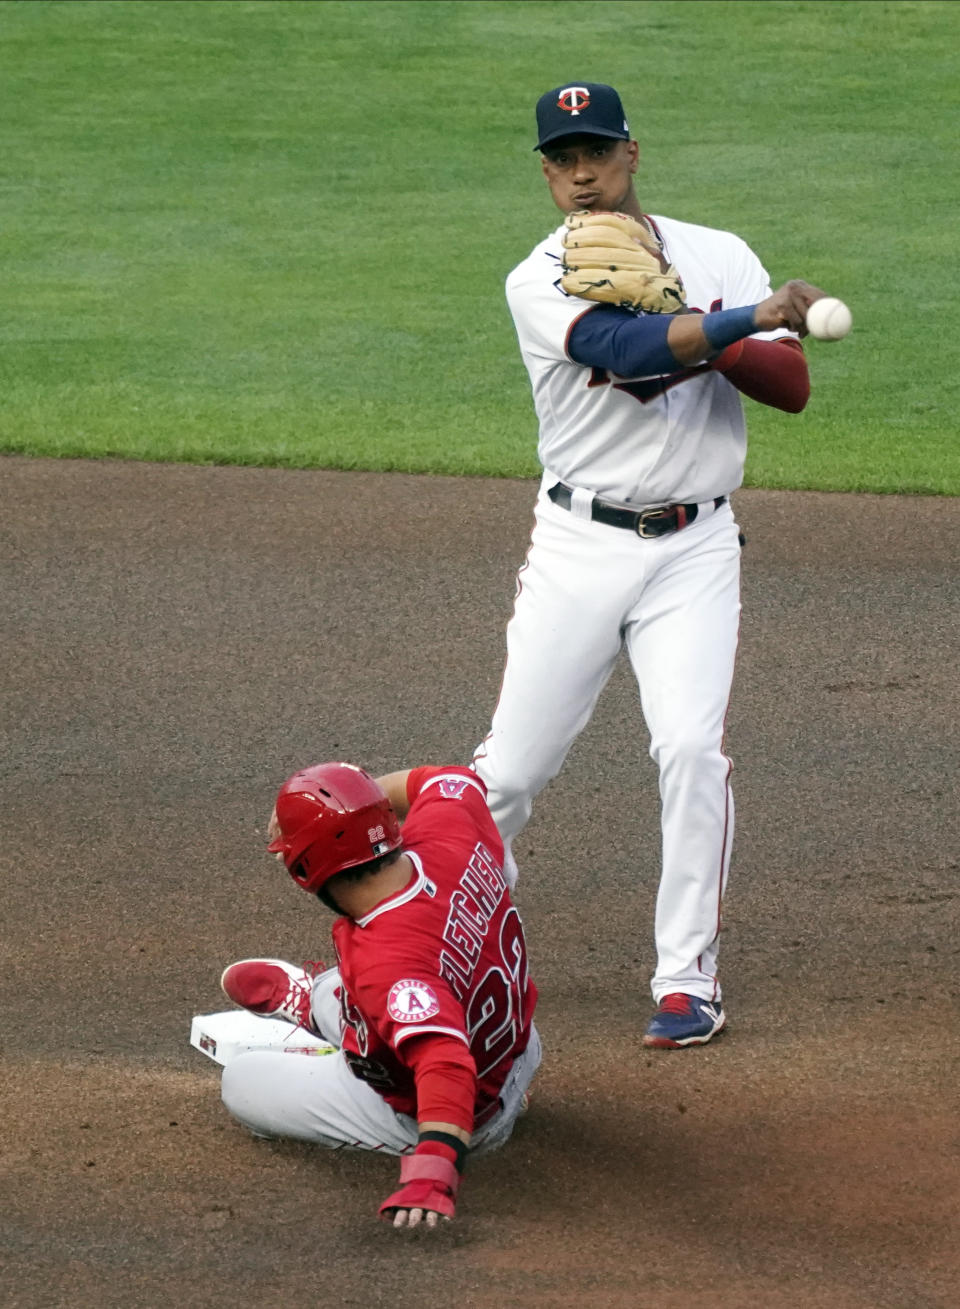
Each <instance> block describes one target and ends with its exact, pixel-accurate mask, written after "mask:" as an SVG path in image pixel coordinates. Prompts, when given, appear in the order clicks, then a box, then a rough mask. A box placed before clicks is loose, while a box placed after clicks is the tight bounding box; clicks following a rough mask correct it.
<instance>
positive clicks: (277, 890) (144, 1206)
mask: <svg viewBox="0 0 960 1309" xmlns="http://www.w3.org/2000/svg"><path fill="white" fill-rule="evenodd" d="M0 476H2V478H3V482H4V495H3V501H4V506H5V507H4V511H3V522H2V526H0V534H2V541H0V544H2V562H0V567H2V576H3V583H4V588H3V596H4V601H3V625H4V657H3V678H2V684H0V685H2V697H3V723H4V743H5V749H4V752H3V757H2V765H0V766H2V771H3V780H4V787H3V820H4V839H3V866H4V874H5V893H4V896H3V920H4V932H3V941H4V944H3V951H4V964H3V969H2V977H0V1005H2V1011H3V1015H4V1018H3V1038H2V1039H3V1057H4V1074H3V1079H2V1094H0V1115H2V1116H0V1140H2V1161H3V1184H2V1203H0V1233H2V1250H0V1254H2V1258H0V1263H2V1270H0V1304H2V1305H4V1306H15V1307H16V1309H41V1307H44V1309H45V1307H46V1306H77V1307H83V1309H85V1307H86V1306H96V1307H97V1309H112V1307H113V1306H130V1305H137V1306H140V1305H145V1306H151V1307H152V1306H167V1305H170V1306H178V1309H192V1307H193V1306H234V1305H256V1306H262V1307H268V1309H269V1307H272V1306H288V1305H297V1306H325V1307H326V1306H341V1305H345V1306H358V1307H366V1306H388V1307H389V1309H406V1307H407V1306H411V1307H413V1306H426V1307H427V1309H432V1307H433V1306H437V1309H448V1306H464V1309H473V1307H474V1306H476V1307H477V1309H500V1307H501V1306H514V1305H516V1306H523V1307H524V1309H540V1307H545V1309H578V1307H579V1306H598V1307H599V1306H610V1307H611V1309H621V1307H624V1309H625V1307H628V1306H630V1307H632V1306H640V1307H641V1309H647V1307H649V1309H681V1307H683V1309H685V1307H686V1306H691V1305H696V1306H713V1307H714V1309H741V1307H748V1306H749V1307H752V1306H761V1307H762V1309H780V1307H781V1306H783V1307H784V1309H786V1307H787V1306H789V1307H790V1309H795V1307H800V1309H808V1307H815V1309H819V1307H822V1309H886V1307H888V1306H889V1307H890V1309H894V1307H895V1309H933V1307H934V1306H938V1307H939V1306H943V1307H944V1309H946V1307H948V1306H949V1307H950V1309H955V1307H956V1306H957V1305H958V1304H960V1203H958V1202H960V1118H958V1098H960V1097H958V1087H957V1082H958V1048H960V1046H958V1037H960V1030H958V1028H960V1025H958V1020H957V1015H958V1012H960V1003H958V1002H960V983H958V981H957V969H958V963H960V932H958V918H960V912H958V911H960V872H958V862H960V853H958V840H957V746H958V731H957V702H958V676H957V648H958V635H960V623H958V572H957V563H958V550H957V542H958V541H960V500H946V499H924V498H909V499H907V498H894V497H889V498H884V497H875V496H856V497H854V496H847V495H822V494H805V493H804V494H774V493H768V492H760V491H742V492H739V493H738V494H737V495H736V497H735V500H734V504H735V508H736V510H737V515H738V518H739V520H740V522H741V525H742V527H743V530H744V531H745V532H746V535H747V537H748V544H747V547H746V550H745V554H744V586H743V591H744V616H743V626H742V640H741V648H740V656H739V666H738V673H737V681H736V685H735V690H734V696H733V701H732V704H731V710H730V716H729V732H728V747H729V750H730V753H731V754H732V756H733V758H734V760H735V764H736V772H735V778H734V781H735V791H736V796H737V810H738V814H737V817H738V828H737V839H736V845H735V859H734V871H733V876H732V879H731V884H730V891H729V894H728V897H727V904H726V914H725V930H724V941H723V949H722V953H721V960H722V975H723V980H724V986H725V997H726V1003H727V1007H728V1011H729V1015H730V1024H729V1031H728V1032H727V1033H726V1034H725V1035H724V1036H722V1037H721V1038H719V1039H718V1040H717V1041H715V1042H714V1043H713V1044H711V1045H710V1046H708V1047H706V1048H704V1049H699V1050H690V1051H682V1052H675V1053H674V1052H670V1053H667V1052H649V1051H645V1050H644V1049H643V1048H642V1046H641V1044H640V1037H641V1034H642V1032H643V1029H644V1026H645V1024H646V1021H647V1018H648V1015H649V1012H650V1008H651V1003H650V997H649V990H648V976H649V974H650V971H651V969H652V965H653V951H652V939H651V938H652V915H653V898H654V894H655V890H656V884H657V877H658V867H659V850H658V847H659V836H658V806H657V789H656V775H655V771H654V769H653V765H652V764H651V762H650V760H649V758H648V757H647V753H646V750H647V736H646V730H645V728H644V725H643V722H642V719H641V717H640V712H639V706H638V702H637V695H636V690H635V687H634V685H633V684H632V679H631V675H630V673H629V669H628V668H627V667H626V665H625V664H624V665H623V666H621V667H620V668H619V669H618V670H617V672H616V673H615V675H614V677H613V679H612V681H611V683H610V685H609V686H608V688H607V690H606V692H605V693H604V695H603V697H602V698H601V701H600V705H599V708H598V710H597V713H596V715H595V717H594V720H593V722H592V723H591V724H590V726H589V727H588V729H587V730H586V732H585V733H584V734H583V736H582V737H581V738H580V740H579V741H578V742H577V744H576V745H575V746H574V749H573V751H572V752H571V755H570V758H569V759H568V761H567V764H566V766H565V768H564V769H563V771H562V773H561V774H560V776H559V778H558V779H557V780H556V781H555V782H554V783H553V784H552V785H551V786H550V787H549V788H548V789H547V791H546V792H545V793H544V794H543V795H542V796H541V798H540V800H539V803H538V805H537V808H536V810H535V813H534V818H533V821H532V822H531V824H530V826H529V827H528V829H527V831H526V833H525V834H524V836H523V838H522V839H521V841H520V842H519V844H518V854H519V861H520V867H521V881H520V886H519V889H518V895H517V901H518V904H519V906H520V909H521V913H522V914H523V917H524V920H525V923H526V926H527V932H528V938H529V944H530V954H531V958H532V963H533V968H534V974H535V977H536V980H537V982H538V983H539V986H540V988H541V1003H540V1007H539V1011H538V1021H539V1025H540V1028H541V1031H542V1034H543V1039H544V1046H545V1060H544V1064H543V1068H542V1070H541V1073H540V1075H539V1077H538V1079H537V1082H536V1083H535V1094H534V1099H533V1104H532V1107H531V1110H530V1112H529V1114H528V1115H527V1116H526V1117H525V1118H524V1119H522V1120H521V1122H520V1123H519V1125H518V1127H517V1130H516V1132H515V1135H514V1138H513V1140H512V1141H511V1142H510V1144H509V1146H508V1147H507V1148H506V1149H505V1150H504V1151H502V1152H501V1153H500V1154H496V1155H492V1156H489V1157H487V1158H484V1159H480V1160H477V1161H475V1162H474V1163H473V1165H472V1166H471V1167H470V1168H469V1170H468V1174H467V1179H466V1182H465V1185H464V1188H463V1192H462V1198H461V1204H460V1212H459V1215H458V1218H457V1221H456V1222H455V1223H453V1224H451V1225H450V1226H449V1227H447V1228H445V1229H444V1230H442V1231H438V1232H436V1233H433V1234H429V1233H423V1234H404V1233H396V1232H393V1231H392V1230H391V1229H389V1228H387V1227H385V1226H383V1225H381V1224H379V1223H378V1222H377V1220H376V1218H375V1216H374V1215H375V1209H376V1205H377V1204H378V1203H379V1201H380V1200H381V1199H382V1198H383V1197H384V1196H385V1195H386V1194H388V1192H389V1191H390V1190H391V1189H392V1187H393V1183H394V1179H395V1172H396V1165H395V1163H394V1162H393V1161H391V1160H389V1159H385V1158H383V1157H380V1156H374V1155H349V1154H347V1153H345V1152H344V1153H340V1154H335V1155H329V1154H325V1153H323V1152H321V1151H318V1150H314V1149H310V1148H307V1147H303V1146H300V1145H296V1144H292V1143H268V1142H264V1141H258V1140H255V1139H254V1138H253V1137H251V1136H249V1135H248V1134H247V1133H246V1132H245V1131H243V1130H242V1129H241V1128H240V1127H238V1126H237V1125H235V1124H234V1123H233V1122H232V1121H230V1120H229V1119H228V1117H227V1115H226V1113H225V1111H224V1110H223V1109H222V1107H221V1105H220V1101H219V1093H218V1085H219V1078H218V1069H217V1067H216V1065H214V1064H213V1063H212V1062H211V1061H209V1060H208V1059H206V1058H205V1057H204V1056H203V1055H201V1054H200V1053H199V1052H198V1051H196V1050H194V1049H192V1048H191V1047H190V1045H189V1043H188V1039H189V1029H190V1019H191V1016H192V1015H193V1014H195V1013H202V1012H209V1011H211V1010H215V1009H222V1008H226V1007H228V1006H227V1004H226V1002H225V1000H224V999H223V997H222V996H221V993H220V991H219V986H218V979H219V975H220V971H221V969H222V968H223V967H224V966H225V965H226V964H227V963H229V962H230V961H231V960H233V959H237V958H242V957H245V956H248V955H252V954H253V955H255V954H265V955H271V956H281V957H286V958H289V959H292V960H297V961H299V960H303V959H308V958H310V959H315V958H317V957H318V956H322V955H323V954H325V953H328V951H329V944H328V943H329V918H328V916H327V915H326V913H325V912H324V911H323V909H322V908H320V907H319V906H316V905H313V904H311V902H310V901H309V900H308V899H307V898H306V897H305V896H303V895H302V894H301V893H300V892H299V891H297V890H296V888H295V887H294V886H293V884H292V883H291V882H290V881H289V879H287V878H286V877H284V876H283V875H282V874H279V873H278V870H277V868H276V865H275V864H274V863H273V861H272V860H271V859H270V857H269V856H267V855H266V854H265V853H264V851H263V827H264V822H265V818H266V815H267V813H268V811H269V808H270V805H271V804H272V801H273V796H274V793H275V789H276V787H277V785H278V784H279V782H280V781H282V780H283V778H284V777H285V776H286V775H287V773H289V772H290V771H292V770H293V769H294V768H295V767H298V766H301V765H304V764H307V763H311V762H315V761H317V760H319V759H325V758H346V759H350V760H353V761H355V762H358V763H362V764H364V765H365V766H366V767H368V768H370V769H372V770H373V771H374V772H380V771H386V770H388V769H392V768H396V767H402V766H405V765H410V764H417V763H424V762H451V761H459V762H464V761H466V760H467V759H468V758H469V756H470V754H471V752H472V749H473V746H474V745H475V743H476V742H477V741H478V740H479V739H480V738H481V737H482V736H483V735H484V734H485V732H486V730H487V727H488V723H489V716H490V712H491V710H492V708H493V704H494V701H495V699H496V695H497V689H498V686H499V680H500V672H501V667H502V660H503V651H504V627H505V624H506V621H507V619H508V617H509V614H510V610H511V605H512V600H513V579H514V573H515V570H516V567H517V565H518V564H519V563H520V562H521V560H522V558H523V556H524V553H525V550H526V544H527V538H528V533H529V529H530V526H531V522H532V505H533V500H534V494H535V484H534V483H533V482H514V481H482V480H467V479H458V478H422V477H412V476H402V475H391V476H379V475H373V474H364V473H331V472H295V471H263V470H252V469H241V468H196V467H181V466H176V465H169V466H159V465H147V464H135V463H121V462H117V463H113V462H102V463H101V462H80V461H56V460H50V461H46V460H30V459H21V458H10V457H8V458H5V459H3V460H2V462H0Z"/></svg>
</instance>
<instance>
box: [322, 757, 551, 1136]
mask: <svg viewBox="0 0 960 1309" xmlns="http://www.w3.org/2000/svg"><path fill="white" fill-rule="evenodd" d="M407 798H408V800H409V801H410V802H411V803H410V810H409V813H408V815H407V818H406V821H405V822H404V825H403V849H404V853H405V854H407V855H408V856H409V857H410V859H411V861H412V862H413V865H414V868H415V870H416V872H415V874H414V877H413V880H412V881H411V882H410V883H409V885H408V886H407V887H406V888H405V889H404V890H403V891H400V892H398V893H397V894H396V895H393V896H391V897H390V898H389V899H388V900H384V901H383V902H382V903H381V904H379V905H377V907H376V908H375V909H373V910H372V911H371V912H370V913H369V914H367V915H366V916H365V917H363V918H360V919H357V920H354V919H352V918H338V919H337V921H336V922H335V923H334V926H333V940H334V944H335V946H336V949H337V957H338V960H339V966H340V976H341V979H342V981H343V988H342V992H341V995H342V1000H341V1004H342V1011H343V1017H344V1034H343V1051H344V1053H345V1055H346V1056H347V1059H348V1061H349V1063H350V1066H351V1068H352V1069H353V1072H354V1073H355V1074H356V1075H357V1076H358V1077H361V1078H363V1079H364V1080H365V1081H367V1082H369V1083H370V1085H371V1086H372V1087H373V1088H374V1089H375V1090H376V1091H378V1092H379V1093H380V1094H381V1095H382V1096H383V1098H384V1099H385V1100H386V1101H387V1102H388V1103H389V1104H390V1105H392V1106H393V1108H394V1109H396V1110H397V1111H398V1112H399V1113H403V1114H409V1115H410V1116H411V1117H416V1114H417V1100H416V1087H415V1085H414V1079H413V1073H412V1071H411V1070H410V1068H409V1067H408V1066H407V1065H406V1064H405V1062H404V1059H403V1043H404V1042H405V1041H408V1040H409V1039H410V1038H411V1037H414V1036H419V1035H423V1034H424V1033H428V1032H432V1033H436V1034H439V1035H443V1036H446V1037H455V1038H457V1039H458V1040H461V1041H463V1042H464V1044H465V1045H466V1046H467V1047H468V1049H469V1051H470V1053H471V1055H472V1056H473V1060H474V1062H475V1064H476V1069H477V1098H476V1105H475V1126H480V1125H481V1124H482V1123H483V1122H484V1121H485V1120H486V1118H488V1117H490V1115H492V1114H493V1113H494V1112H495V1111H496V1108H497V1095H498V1093H499V1091H500V1088H501V1087H502V1085H503V1083H504V1080H505V1079H506V1076H507V1073H508V1072H509V1071H510V1067H511V1065H512V1063H513V1060H514V1059H515V1058H516V1057H517V1056H518V1055H519V1054H521V1053H522V1052H523V1051H524V1049H525V1048H526V1045H527V1040H528V1037H529V1034H530V1020H531V1018H532V1016H533V1009H534V1005H535V1004H536V999H537V990H536V987H535V986H534V985H533V983H532V982H531V981H530V978H529V972H528V968H527V951H526V943H525V941H524V936H523V927H522V924H521V922H520V915H519V914H518V913H517V910H516V908H515V907H514V906H513V904H512V903H511V901H510V894H509V892H508V890H507V886H506V882H505V881H504V878H503V871H502V866H503V842H502V841H501V839H500V835H499V833H498V832H497V829H496V826H495V824H494V821H493V819H492V817H491V816H490V810H489V809H488V808H487V802H486V788H485V787H484V784H483V782H482V781H481V780H480V779H479V778H478V777H477V775H476V774H475V773H473V772H472V771H471V770H470V769H468V768H459V767H450V768H414V769H412V770H411V772H410V775H409V777H408V779H407Z"/></svg>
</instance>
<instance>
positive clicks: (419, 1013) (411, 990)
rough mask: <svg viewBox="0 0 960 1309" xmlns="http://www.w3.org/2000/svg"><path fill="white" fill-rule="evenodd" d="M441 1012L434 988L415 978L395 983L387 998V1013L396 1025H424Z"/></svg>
mask: <svg viewBox="0 0 960 1309" xmlns="http://www.w3.org/2000/svg"><path fill="white" fill-rule="evenodd" d="M439 1012H440V1001H439V1000H438V999H437V993H436V991H434V989H433V987H432V986H429V985H428V984H427V983H426V982H418V981H416V980H415V979H413V978H404V980H403V981H402V982H395V983H394V985H393V986H391V988H390V994H389V995H388V996H387V1013H388V1014H389V1015H390V1017H391V1018H392V1019H393V1021H394V1022H395V1023H422V1022H423V1021H424V1020H425V1019H427V1018H432V1017H433V1016H434V1014H438V1013H439Z"/></svg>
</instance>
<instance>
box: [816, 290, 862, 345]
mask: <svg viewBox="0 0 960 1309" xmlns="http://www.w3.org/2000/svg"><path fill="white" fill-rule="evenodd" d="M852 326H853V317H852V315H851V313H850V310H849V309H848V308H847V306H846V305H845V304H844V303H843V301H842V300H838V299H837V298H836V297H835V296H832V295H825V296H823V298H822V299H820V300H814V302H813V304H812V305H811V306H810V308H809V309H808V310H807V331H808V332H809V333H810V335H811V336H815V337H816V338H817V340H818V341H840V340H842V339H843V337H845V336H846V334H847V333H848V332H849V331H850V328H851V327H852Z"/></svg>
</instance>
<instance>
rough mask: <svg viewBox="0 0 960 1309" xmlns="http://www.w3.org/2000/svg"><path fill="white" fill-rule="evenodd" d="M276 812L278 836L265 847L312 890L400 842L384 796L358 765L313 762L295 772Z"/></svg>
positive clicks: (296, 878)
mask: <svg viewBox="0 0 960 1309" xmlns="http://www.w3.org/2000/svg"><path fill="white" fill-rule="evenodd" d="M276 811H277V824H278V826H279V828H280V835H279V836H278V837H277V838H276V839H275V840H273V841H271V842H270V844H269V845H268V846H267V849H268V850H271V851H272V852H273V853H274V854H281V855H283V862H284V863H285V864H286V866H287V869H288V871H289V873H290V876H291V877H292V878H293V880H294V881H295V882H296V883H297V885H298V886H302V887H303V889H304V890H305V891H310V892H311V894H315V893H316V892H317V891H319V890H320V888H321V887H322V886H323V884H324V882H326V881H329V879H330V878H331V877H333V876H335V874H337V873H342V872H343V870H344V869H345V868H355V867H356V866H357V865H358V864H366V863H369V862H370V860H371V859H376V858H377V857H378V856H379V855H384V854H389V853H390V851H391V850H396V849H397V847H398V846H399V845H400V842H401V835H400V823H399V821H398V820H397V815H396V814H395V813H394V811H393V807H392V805H391V804H390V801H389V800H388V799H387V797H386V794H385V793H384V791H383V790H382V789H381V787H380V786H379V785H378V784H377V783H376V782H375V781H374V779H373V778H372V777H371V776H370V774H369V773H365V772H364V771H363V769H362V768H357V766H356V765H355V764H338V763H332V764H314V765H313V767H312V768H304V769H302V771H301V772H299V773H294V774H293V776H292V777H288V778H287V780H286V781H285V782H284V784H283V786H281V788H280V793H279V795H278V796H277V805H276Z"/></svg>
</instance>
